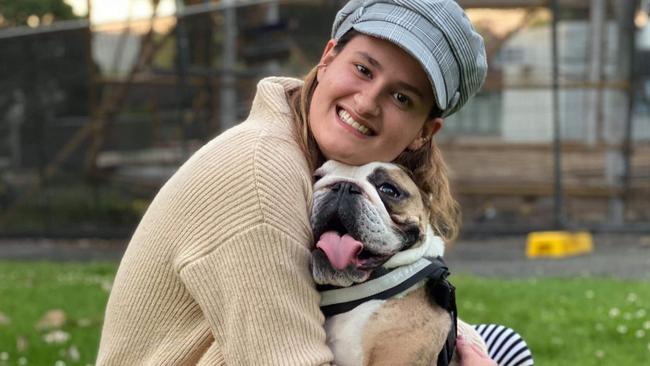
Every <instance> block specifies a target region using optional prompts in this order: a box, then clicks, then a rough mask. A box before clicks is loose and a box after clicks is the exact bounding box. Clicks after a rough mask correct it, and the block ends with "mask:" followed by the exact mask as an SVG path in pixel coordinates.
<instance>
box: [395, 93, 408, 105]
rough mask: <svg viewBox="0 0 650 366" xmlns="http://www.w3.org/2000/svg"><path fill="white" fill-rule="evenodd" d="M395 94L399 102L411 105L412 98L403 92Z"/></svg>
mask: <svg viewBox="0 0 650 366" xmlns="http://www.w3.org/2000/svg"><path fill="white" fill-rule="evenodd" d="M393 95H394V96H395V100H396V101H397V103H399V104H402V105H409V104H410V103H411V98H409V97H407V96H406V95H404V94H402V93H395V94H393Z"/></svg>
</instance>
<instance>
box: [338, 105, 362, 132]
mask: <svg viewBox="0 0 650 366" xmlns="http://www.w3.org/2000/svg"><path fill="white" fill-rule="evenodd" d="M339 117H341V120H342V121H343V122H345V123H347V124H348V125H350V126H352V127H353V128H354V129H355V130H357V131H359V132H361V133H362V134H364V135H369V134H370V129H369V128H368V127H366V126H364V125H362V124H360V123H359V122H357V121H355V120H354V119H353V118H352V116H351V115H350V113H348V112H346V111H345V110H343V109H341V111H339Z"/></svg>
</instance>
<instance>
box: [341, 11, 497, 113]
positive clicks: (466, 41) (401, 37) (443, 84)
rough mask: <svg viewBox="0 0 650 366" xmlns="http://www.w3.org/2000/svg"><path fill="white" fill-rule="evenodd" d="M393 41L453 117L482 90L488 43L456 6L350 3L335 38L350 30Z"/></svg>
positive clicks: (343, 12) (444, 109) (437, 102)
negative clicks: (421, 70) (420, 69)
mask: <svg viewBox="0 0 650 366" xmlns="http://www.w3.org/2000/svg"><path fill="white" fill-rule="evenodd" d="M351 29H354V30H356V31H358V32H360V33H363V34H366V35H369V36H374V37H378V38H382V39H385V40H388V41H390V42H392V43H394V44H396V45H398V46H399V47H401V48H402V49H404V50H405V51H406V52H408V53H409V54H411V56H413V57H415V59H416V60H418V61H419V62H420V64H422V67H423V68H424V70H425V72H426V73H427V75H428V76H429V80H430V81H431V84H432V86H433V94H434V95H435V97H436V104H437V105H438V107H439V108H440V109H441V110H442V111H443V116H444V117H446V116H449V115H450V114H452V113H454V112H456V111H457V110H458V109H460V107H462V106H463V105H464V104H465V103H466V102H467V100H469V98H470V97H472V96H473V95H474V94H476V92H477V91H478V90H479V89H480V88H481V85H483V81H484V80H485V75H486V73H487V60H486V56H485V46H484V45H483V38H482V37H481V36H480V35H479V34H478V33H476V31H474V28H473V27H472V24H471V23H470V21H469V19H468V18H467V16H466V15H465V12H464V11H463V9H462V8H461V7H460V6H459V5H458V4H457V3H456V2H455V1H452V0H351V1H350V2H348V3H347V4H346V5H345V6H344V7H343V8H342V9H341V10H339V12H338V14H337V15H336V19H335V20H334V25H333V26H332V38H334V39H337V40H338V39H340V38H341V37H342V36H343V35H344V34H345V33H347V32H348V31H349V30H351Z"/></svg>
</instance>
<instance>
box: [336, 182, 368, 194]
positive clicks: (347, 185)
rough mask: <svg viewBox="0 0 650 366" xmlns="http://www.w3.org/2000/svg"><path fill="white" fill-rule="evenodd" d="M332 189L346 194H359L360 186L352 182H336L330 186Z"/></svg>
mask: <svg viewBox="0 0 650 366" xmlns="http://www.w3.org/2000/svg"><path fill="white" fill-rule="evenodd" d="M332 191H334V192H339V194H341V193H347V194H361V188H360V187H359V186H358V185H356V184H354V183H352V182H337V183H336V184H334V186H332Z"/></svg>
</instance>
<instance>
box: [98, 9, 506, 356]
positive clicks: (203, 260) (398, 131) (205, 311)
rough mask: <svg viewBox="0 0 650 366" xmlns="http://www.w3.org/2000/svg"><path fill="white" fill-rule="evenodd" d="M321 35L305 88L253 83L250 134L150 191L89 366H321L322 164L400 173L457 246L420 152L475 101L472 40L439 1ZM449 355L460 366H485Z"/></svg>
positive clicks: (427, 156)
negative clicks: (317, 230) (315, 234)
mask: <svg viewBox="0 0 650 366" xmlns="http://www.w3.org/2000/svg"><path fill="white" fill-rule="evenodd" d="M332 35H333V39H332V40H331V41H329V42H328V43H327V45H326V46H325V50H324V52H323V56H322V58H321V63H320V64H319V65H318V66H317V67H316V68H314V70H313V71H312V72H311V73H310V74H309V75H308V76H307V77H306V78H305V81H304V83H303V82H302V81H300V80H297V79H291V78H268V79H264V80H262V81H261V82H260V83H259V84H258V90H257V94H256V96H255V100H254V101H253V105H252V108H251V112H250V115H249V117H248V118H247V120H246V121H244V122H243V123H241V124H240V125H238V126H236V127H234V128H232V129H230V130H228V131H226V132H224V133H223V134H221V135H220V136H218V137H217V138H215V139H214V140H212V141H211V142H209V143H208V144H206V145H205V146H204V147H203V148H201V149H200V150H199V151H198V152H197V153H196V154H194V155H193V156H192V157H191V158H190V159H189V160H188V161H187V162H186V163H185V164H184V165H183V166H182V167H181V168H180V169H179V170H178V172H177V173H176V174H175V175H174V176H173V177H172V178H171V179H170V180H169V181H168V182H167V183H166V184H165V185H164V186H163V188H162V189H161V190H160V192H159V193H158V195H157V196H156V198H155V199H154V200H153V202H152V203H151V205H150V207H149V209H148V210H147V213H146V214H145V215H144V217H143V219H142V221H141V223H140V225H139V226H138V228H137V230H136V232H135V233H134V235H133V238H132V240H131V242H130V244H129V246H128V249H127V251H126V253H125V255H124V258H123V260H122V263H121V264H120V268H119V270H118V273H117V276H116V278H115V283H114V286H113V289H112V292H111V295H110V299H109V302H108V306H107V310H106V318H105V323H104V328H103V332H102V340H101V344H100V350H99V355H98V360H97V364H98V365H139V364H151V365H160V364H174V365H175V364H200V365H215V364H216V365H219V364H229V365H267V364H268V365H320V364H327V363H329V362H330V361H331V360H332V354H331V352H330V350H329V349H328V348H327V346H326V345H325V333H324V330H323V327H322V324H323V316H322V314H321V312H320V310H319V295H318V292H317V291H316V290H315V286H314V284H313V282H312V279H311V275H310V272H309V269H308V267H309V263H308V262H309V257H310V249H311V247H312V245H313V243H312V240H313V239H312V238H311V230H310V226H309V220H308V212H309V203H310V201H311V185H312V177H311V175H312V172H313V170H314V168H315V167H316V166H318V165H319V164H320V163H321V162H322V161H324V160H325V159H336V160H339V161H342V162H344V163H348V164H363V163H367V162H370V161H375V160H381V161H397V162H399V163H401V164H404V165H406V166H407V167H410V168H411V169H413V170H414V171H415V177H416V180H417V181H418V184H419V185H420V186H421V187H422V188H423V189H424V190H425V191H426V192H427V193H429V196H430V199H431V200H432V203H433V204H432V207H435V208H436V212H435V213H434V214H432V215H431V216H432V217H434V218H435V221H434V222H433V224H434V227H435V228H436V230H437V231H438V234H439V235H441V236H444V237H446V238H448V239H451V238H453V237H454V236H455V234H456V232H457V227H458V209H457V205H456V203H455V201H454V200H453V199H452V197H451V195H450V194H449V185H448V181H447V177H446V172H445V168H444V164H443V162H442V159H441V157H440V154H439V152H438V150H437V149H436V148H435V146H434V145H433V144H432V142H431V137H432V136H433V135H434V134H435V133H436V132H437V131H438V130H439V129H440V128H441V127H442V124H443V117H445V116H448V115H450V114H451V113H453V112H455V111H456V110H458V109H459V108H460V107H461V106H462V105H463V104H464V103H465V102H466V101H467V100H468V99H469V98H470V97H471V96H472V95H473V94H474V93H475V92H476V91H477V90H478V89H479V87H480V85H481V83H482V81H483V79H484V77H485V72H486V64H485V53H484V52H485V51H484V47H483V42H482V39H481V38H480V36H478V34H476V33H475V32H474V31H473V29H472V27H471V25H470V23H469V21H468V20H467V18H466V17H465V15H464V13H463V11H462V9H460V8H459V7H458V5H457V4H456V3H455V2H453V1H448V0H447V1H442V0H427V1H422V0H417V1H416V0H401V1H397V0H396V1H385V0H384V1H375V0H371V1H351V2H350V3H348V4H347V5H346V6H345V7H344V8H343V9H342V10H341V11H340V12H339V14H338V15H337V17H336V20H335V23H334V27H333V32H332ZM466 336H467V337H472V336H473V335H471V334H468V335H466ZM458 344H459V346H458V347H459V348H458V352H459V354H460V355H461V357H462V359H463V360H465V361H463V363H464V364H466V365H492V364H494V363H493V361H491V360H489V359H488V358H487V357H485V355H482V354H481V353H480V351H477V350H475V348H474V347H473V346H472V344H471V342H467V341H464V340H461V341H460V342H459V343H458Z"/></svg>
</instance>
